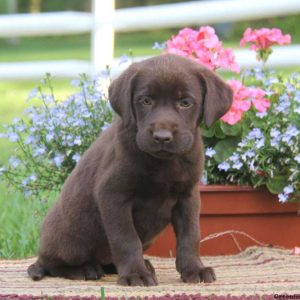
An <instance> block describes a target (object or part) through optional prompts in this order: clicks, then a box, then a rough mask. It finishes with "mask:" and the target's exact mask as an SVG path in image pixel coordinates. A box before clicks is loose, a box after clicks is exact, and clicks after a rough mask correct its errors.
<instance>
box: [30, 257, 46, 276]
mask: <svg viewBox="0 0 300 300" xmlns="http://www.w3.org/2000/svg"><path fill="white" fill-rule="evenodd" d="M27 274H28V275H29V277H31V278H32V279H33V280H34V281H37V280H41V279H43V277H45V275H46V270H45V269H44V268H43V267H42V266H41V265H40V263H39V262H38V261H37V262H35V263H34V264H32V265H30V266H29V267H28V269H27Z"/></svg>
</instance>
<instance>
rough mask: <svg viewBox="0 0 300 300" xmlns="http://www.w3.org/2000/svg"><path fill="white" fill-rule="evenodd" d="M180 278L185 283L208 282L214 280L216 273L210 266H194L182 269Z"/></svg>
mask: <svg viewBox="0 0 300 300" xmlns="http://www.w3.org/2000/svg"><path fill="white" fill-rule="evenodd" d="M181 279H182V281H183V282H186V283H199V282H205V283H209V282H213V281H215V280H216V275H215V272H214V269H213V268H211V267H196V268H191V269H186V270H184V271H183V272H182V273H181Z"/></svg>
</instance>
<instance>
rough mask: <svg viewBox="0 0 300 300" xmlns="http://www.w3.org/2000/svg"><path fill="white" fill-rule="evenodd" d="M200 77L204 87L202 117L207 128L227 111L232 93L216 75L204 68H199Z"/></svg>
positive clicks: (231, 99)
mask: <svg viewBox="0 0 300 300" xmlns="http://www.w3.org/2000/svg"><path fill="white" fill-rule="evenodd" d="M200 77H201V79H202V80H201V81H202V82H203V84H204V86H205V95H204V102H203V108H202V109H203V113H202V117H203V120H204V123H205V125H206V126H207V127H209V126H211V125H213V123H214V122H215V121H217V120H218V119H220V118H221V117H222V116H223V115H225V113H226V112H227V111H228V110H229V108H230V107H231V104H232V101H233V91H232V89H231V87H230V86H229V85H228V84H227V83H226V82H225V81H223V80H222V79H221V78H220V77H219V76H218V75H216V74H215V73H214V72H213V71H210V70H208V69H206V68H201V71H200Z"/></svg>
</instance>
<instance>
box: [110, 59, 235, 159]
mask: <svg viewBox="0 0 300 300" xmlns="http://www.w3.org/2000/svg"><path fill="white" fill-rule="evenodd" d="M109 99H110V102H111V105H112V107H113V109H114V110H115V111H116V112H117V113H118V115H119V116H120V117H121V118H122V119H123V122H124V126H129V127H130V126H135V127H136V128H137V134H136V142H137V145H138V147H139V149H140V150H141V151H144V152H147V153H149V154H150V155H152V156H155V157H158V158H170V157H173V156H175V155H180V154H183V153H186V152H188V151H189V150H190V149H191V148H192V147H193V144H194V135H195V132H196V129H197V127H198V126H199V123H200V122H201V120H202V119H203V120H204V122H205V124H206V125H207V126H211V125H212V124H213V123H214V122H215V121H216V120H218V119H219V118H220V117H222V116H223V115H224V114H225V113H226V112H227V111H228V109H229V108H230V106H231V103H232V90H231V88H230V87H229V86H228V85H227V84H226V83H225V82H224V81H223V80H222V79H220V78H219V77H218V76H217V75H216V74H215V73H213V72H212V71H210V70H208V69H206V68H205V67H203V66H201V65H199V64H198V63H195V62H193V61H191V60H189V59H186V58H183V57H180V56H177V55H172V54H165V55H161V56H158V57H154V58H150V59H147V60H144V61H142V62H139V63H134V64H132V65H131V66H130V67H129V68H128V69H127V70H126V71H124V72H123V73H122V74H121V75H120V76H119V77H118V78H117V79H116V80H114V81H113V83H112V84H111V86H110V88H109Z"/></svg>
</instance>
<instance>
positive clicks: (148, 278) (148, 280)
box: [118, 273, 157, 286]
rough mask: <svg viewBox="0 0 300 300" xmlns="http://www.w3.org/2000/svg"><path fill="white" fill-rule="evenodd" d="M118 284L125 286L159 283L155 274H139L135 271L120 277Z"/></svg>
mask: <svg viewBox="0 0 300 300" xmlns="http://www.w3.org/2000/svg"><path fill="white" fill-rule="evenodd" d="M118 284H119V285H124V286H153V285H157V279H156V276H155V275H154V274H147V275H146V274H144V275H139V274H138V273H134V274H129V275H126V276H122V277H119V279H118Z"/></svg>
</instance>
